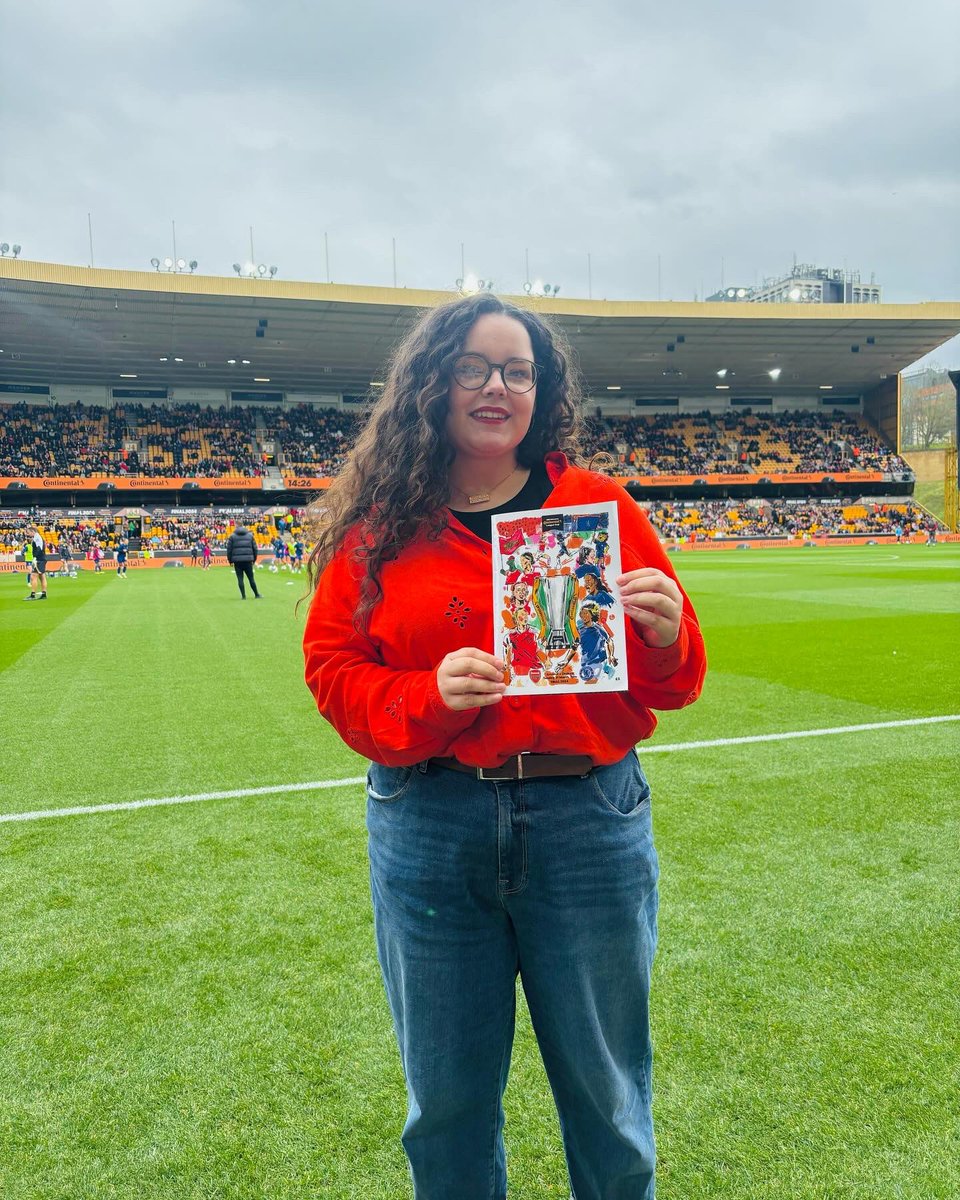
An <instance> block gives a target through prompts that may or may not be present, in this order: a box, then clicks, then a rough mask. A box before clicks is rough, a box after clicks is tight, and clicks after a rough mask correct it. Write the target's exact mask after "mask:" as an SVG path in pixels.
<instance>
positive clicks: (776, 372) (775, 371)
mask: <svg viewBox="0 0 960 1200" xmlns="http://www.w3.org/2000/svg"><path fill="white" fill-rule="evenodd" d="M782 370H783V368H782V367H772V368H771V369H770V370H769V371H768V372H767V374H768V375H769V376H770V378H771V379H772V380H774V382H776V380H778V379H779V378H780V372H781V371H782Z"/></svg>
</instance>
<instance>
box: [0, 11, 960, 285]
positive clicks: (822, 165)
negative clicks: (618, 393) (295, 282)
mask: <svg viewBox="0 0 960 1200" xmlns="http://www.w3.org/2000/svg"><path fill="white" fill-rule="evenodd" d="M145 12H148V13H149V17H148V18H147V19H144V13H145ZM957 12H958V10H956V9H955V7H954V6H953V5H952V4H947V3H946V0H915V2H914V3H912V4H911V5H910V8H909V11H906V10H905V9H904V6H903V5H902V4H901V3H900V2H899V0H875V2H874V3H870V4H868V3H866V0H852V2H848V3H845V4H840V5H838V4H836V3H833V4H828V3H826V2H825V0H809V2H808V3H806V4H805V5H803V6H793V5H786V4H783V5H777V4H772V5H771V4H769V3H767V4H760V3H757V2H755V0H744V2H742V3H738V4H736V5H727V6H725V7H723V8H721V7H719V6H717V5H716V4H715V3H714V2H713V0H695V2H694V0H690V2H687V3H682V4H680V5H677V6H673V7H668V6H665V5H662V4H659V5H652V4H649V5H648V4H637V3H627V2H626V0H598V2H597V3H594V4H591V5H590V6H589V8H587V7H584V6H582V5H576V6H575V5H572V4H566V3H554V4H547V3H544V2H543V0H531V2H529V3H526V4H523V5H517V4H515V3H506V2H504V0H489V2H488V3H486V4H484V5H483V6H482V7H480V6H472V5H471V6H467V5H453V4H451V5H441V4H440V3H437V2H432V0H431V2H426V0H419V2H417V0H411V2H410V3H406V4H404V5H402V6H400V5H395V4H386V3H383V2H382V0H380V2H377V0H366V2H364V0H361V2H359V3H355V4H351V5H349V6H347V5H339V6H332V5H327V4H319V3H312V2H307V0H300V2H295V0H273V2H272V3H271V4H270V5H269V6H268V5H266V4H263V3H261V2H259V0H258V2H256V3H254V2H251V0H233V2H228V0H203V2H202V3H201V2H200V0H163V3H151V4H149V5H141V4H136V5H130V4H123V3H121V2H120V0H96V2H94V0H82V2H74V3H72V4H68V3H67V2H66V0H62V2H61V0H56V2H54V0H33V2H32V3H31V4H30V5H21V6H17V9H16V11H14V9H13V6H7V7H6V8H5V9H4V10H3V16H2V17H0V38H2V40H3V41H4V44H5V45H11V44H15V45H16V46H17V47H18V49H19V53H18V54H16V55H8V56H7V58H6V59H5V69H4V73H3V78H2V80H0V135H2V137H3V144H4V149H5V156H4V164H3V166H2V168H0V212H2V214H3V223H4V228H3V229H2V230H0V232H2V233H3V236H4V237H11V236H15V237H16V239H17V240H18V241H20V242H21V243H22V244H23V245H24V248H25V249H24V253H25V254H32V255H34V256H36V257H40V258H48V259H54V260H63V261H73V262H84V261H86V260H87V257H88V247H87V225H86V213H87V212H88V211H89V212H92V214H93V222H94V234H95V259H96V261H97V263H98V265H112V266H123V267H138V266H143V265H144V264H145V263H146V261H147V259H148V258H149V257H150V255H151V254H152V253H155V252H157V251H158V250H159V249H161V248H162V246H164V245H165V244H166V242H167V240H168V239H169V237H170V220H171V218H175V219H176V221H177V234H178V244H181V245H183V246H184V247H186V248H187V249H188V251H189V253H190V254H192V255H194V256H196V257H197V258H199V259H200V260H201V268H202V269H205V270H208V271H212V272H214V273H216V272H218V271H220V272H228V271H229V269H230V263H231V262H233V261H234V260H235V259H236V258H237V257H240V256H243V254H244V252H245V249H246V248H247V244H248V240H249V237H248V227H249V226H250V225H253V226H254V230H255V237H256V247H257V254H258V256H261V255H262V256H264V257H267V258H269V260H270V261H271V262H277V263H278V265H280V268H281V274H283V275H285V276H287V277H305V278H315V279H316V278H323V276H324V271H325V264H324V260H323V234H324V232H325V231H326V232H328V233H329V238H330V250H331V271H332V274H333V278H334V279H336V280H338V281H341V282H370V283H390V282H391V281H392V255H391V238H394V237H396V239H397V247H398V275H399V282H401V283H405V284H408V285H410V286H427V287H446V286H451V285H452V282H453V279H454V278H455V277H456V276H457V275H459V272H460V243H461V241H463V242H465V243H466V247H467V249H466V257H467V260H468V261H467V266H468V268H469V267H471V266H472V267H473V268H474V269H477V270H480V271H481V272H482V273H484V274H485V275H487V276H492V277H493V278H494V279H495V280H496V281H497V283H498V286H502V287H503V288H504V289H511V288H516V287H518V286H519V284H520V283H521V282H522V279H523V275H524V271H525V267H524V251H525V249H527V248H529V250H530V259H531V272H532V273H534V274H540V275H541V276H544V277H547V278H552V279H555V280H556V281H557V282H560V283H561V284H562V285H563V289H564V292H565V293H566V294H571V293H577V292H579V293H580V294H585V292H586V290H587V269H586V255H587V253H588V252H589V253H591V255H592V262H593V288H594V295H595V296H608V297H610V298H614V297H624V298H629V297H644V296H653V295H655V294H656V288H657V256H658V255H659V256H660V260H661V277H662V280H663V294H664V296H665V297H668V296H673V297H676V298H689V297H691V296H692V295H693V293H694V292H695V291H697V292H699V291H701V286H703V287H705V288H706V289H707V290H712V288H713V287H715V286H716V285H717V284H718V283H719V272H720V260H721V258H724V260H725V273H726V277H727V278H728V279H730V278H734V277H736V278H738V279H739V280H741V281H744V282H752V280H753V279H754V278H755V277H756V276H760V275H767V274H773V273H775V272H777V271H779V270H780V269H782V268H783V267H785V266H786V265H788V263H789V260H790V257H791V255H792V253H793V252H794V251H796V252H797V253H798V254H799V255H800V257H801V258H802V259H819V260H821V261H823V262H824V265H831V266H832V265H842V260H843V259H846V260H847V265H848V266H850V267H857V266H859V267H861V268H862V269H863V270H864V271H866V272H869V271H870V270H875V271H876V273H877V276H878V278H879V279H880V281H881V282H882V283H883V284H884V286H885V288H886V292H885V295H886V297H887V298H888V299H894V300H895V299H923V298H933V297H941V298H948V297H950V296H956V295H957V294H958V293H960V262H958V258H957V252H956V249H955V237H954V235H953V224H954V223H955V218H951V215H950V211H951V205H952V204H953V203H954V202H955V198H956V194H957V187H958V181H960V173H958V169H957V156H956V153H955V148H956V143H957V132H958V130H957V117H956V114H957V112H958V110H960V105H958V104H957V97H956V85H955V84H954V82H953V79H954V74H955V73H954V72H953V71H952V68H949V67H946V66H941V65H940V57H939V55H937V54H936V53H934V52H933V51H931V49H930V47H931V46H932V45H936V44H941V45H945V44H950V41H951V38H952V39H953V41H954V42H955V41H956V33H957V32H960V17H958V15H957ZM38 64H39V65H40V66H39V68H38Z"/></svg>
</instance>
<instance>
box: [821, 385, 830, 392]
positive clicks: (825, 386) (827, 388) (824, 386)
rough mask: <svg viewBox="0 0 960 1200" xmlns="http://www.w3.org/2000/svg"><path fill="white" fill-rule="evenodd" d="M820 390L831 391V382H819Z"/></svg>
mask: <svg viewBox="0 0 960 1200" xmlns="http://www.w3.org/2000/svg"><path fill="white" fill-rule="evenodd" d="M820 391H821V392H832V391H833V384H832V383H821V384H820Z"/></svg>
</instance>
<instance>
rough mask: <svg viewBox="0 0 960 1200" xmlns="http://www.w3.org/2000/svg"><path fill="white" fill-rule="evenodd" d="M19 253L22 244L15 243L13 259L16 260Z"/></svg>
mask: <svg viewBox="0 0 960 1200" xmlns="http://www.w3.org/2000/svg"><path fill="white" fill-rule="evenodd" d="M19 253H20V243H19V242H14V243H13V257H14V258H16V257H17V255H18V254H19Z"/></svg>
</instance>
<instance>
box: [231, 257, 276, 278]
mask: <svg viewBox="0 0 960 1200" xmlns="http://www.w3.org/2000/svg"><path fill="white" fill-rule="evenodd" d="M233 269H234V270H235V271H236V273H237V274H238V275H239V276H240V278H241V279H264V278H265V277H266V276H267V275H268V274H269V276H270V278H271V279H272V278H273V277H274V275H276V273H277V268H276V267H268V266H267V264H266V263H255V262H250V261H249V260H248V261H247V262H245V263H244V264H243V265H242V266H241V265H240V263H238V262H235V263H234V264H233Z"/></svg>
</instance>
